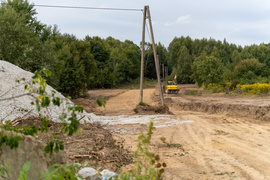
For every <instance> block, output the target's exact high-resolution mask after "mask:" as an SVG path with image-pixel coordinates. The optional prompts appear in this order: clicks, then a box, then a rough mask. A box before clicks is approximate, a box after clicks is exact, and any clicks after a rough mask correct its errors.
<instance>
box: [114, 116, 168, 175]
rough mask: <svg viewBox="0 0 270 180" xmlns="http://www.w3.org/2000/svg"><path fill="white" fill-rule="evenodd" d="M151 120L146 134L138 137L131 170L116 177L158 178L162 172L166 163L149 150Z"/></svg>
mask: <svg viewBox="0 0 270 180" xmlns="http://www.w3.org/2000/svg"><path fill="white" fill-rule="evenodd" d="M154 129H155V127H154V126H153V122H152V121H151V122H150V125H149V129H148V132H147V134H146V135H144V134H141V135H140V136H139V137H138V140H139V143H138V148H137V150H136V151H135V153H134V167H133V168H132V171H131V172H125V173H122V175H121V177H120V178H118V179H123V180H127V179H130V178H131V179H136V180H137V179H138V180H141V179H143V180H148V179H151V180H159V179H161V176H162V174H163V173H164V168H165V167H166V166H167V165H166V163H161V162H160V157H159V155H156V154H154V153H152V152H151V151H150V144H151V137H152V134H153V130H154Z"/></svg>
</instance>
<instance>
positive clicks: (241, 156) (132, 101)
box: [89, 85, 270, 180]
mask: <svg viewBox="0 0 270 180" xmlns="http://www.w3.org/2000/svg"><path fill="white" fill-rule="evenodd" d="M187 89H196V87H194V86H192V85H190V86H187V85H185V86H182V87H181V91H180V93H179V94H178V95H175V94H168V95H167V94H165V95H164V97H165V101H166V102H167V105H168V106H169V107H170V111H171V112H172V113H173V114H174V115H164V116H163V117H161V118H159V119H158V118H156V119H155V118H154V126H156V127H157V129H156V130H155V131H154V135H153V138H152V143H153V146H152V149H153V150H154V151H155V152H156V153H158V154H160V156H161V159H162V161H164V162H166V164H167V168H166V169H165V174H164V179H167V180H172V179H192V180H193V179H194V180H199V179H215V180H216V179H241V180H242V179H254V180H267V179H270V123H269V122H270V118H269V117H270V116H268V112H269V111H268V108H269V102H270V101H269V100H270V99H269V97H268V96H265V97H236V96H224V95H222V96H221V95H215V96H213V95H204V96H187V95H184V94H183V92H184V91H185V90H187ZM156 91H157V89H145V90H144V102H146V103H148V104H151V105H156V104H158V102H157V99H158V96H156V94H157V93H156ZM110 92H111V96H110ZM103 93H104V95H105V96H106V95H107V96H109V97H110V98H108V100H107V104H106V108H105V109H104V108H96V109H95V110H94V113H97V114H102V115H106V116H117V115H134V112H133V109H134V108H135V107H136V105H137V104H138V103H139V90H112V91H110V90H98V91H97V90H96V91H89V94H90V97H91V96H92V97H93V96H94V95H95V96H97V95H103ZM147 123H148V122H141V123H135V124H121V125H107V126H106V128H108V129H109V130H110V131H111V132H114V134H113V136H114V138H116V139H118V140H125V147H126V148H127V149H129V150H135V149H136V145H137V143H138V141H137V137H138V135H139V134H140V130H142V131H145V130H146V129H147V128H146V125H147ZM145 124H146V125H145ZM115 129H122V130H123V129H125V130H126V131H115ZM161 137H165V138H166V142H167V144H164V143H163V142H162V141H161V140H160V138H161Z"/></svg>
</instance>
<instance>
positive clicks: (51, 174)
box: [40, 163, 82, 180]
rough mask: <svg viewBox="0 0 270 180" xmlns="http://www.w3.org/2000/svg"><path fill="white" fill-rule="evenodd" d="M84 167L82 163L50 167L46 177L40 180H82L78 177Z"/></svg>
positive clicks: (45, 173)
mask: <svg viewBox="0 0 270 180" xmlns="http://www.w3.org/2000/svg"><path fill="white" fill-rule="evenodd" d="M81 167H82V165H81V164H80V163H71V164H68V165H65V164H54V165H52V166H50V167H49V169H48V171H46V172H44V176H43V177H41V178H40V180H64V179H70V180H76V179H78V178H81V176H80V175H77V172H78V171H79V169H80V168H81Z"/></svg>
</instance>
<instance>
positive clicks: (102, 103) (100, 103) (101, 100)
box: [96, 95, 107, 108]
mask: <svg viewBox="0 0 270 180" xmlns="http://www.w3.org/2000/svg"><path fill="white" fill-rule="evenodd" d="M96 102H97V104H98V106H99V107H101V106H103V107H104V108H105V105H106V103H107V102H106V100H105V99H104V97H103V96H101V95H99V96H98V98H97V101H96Z"/></svg>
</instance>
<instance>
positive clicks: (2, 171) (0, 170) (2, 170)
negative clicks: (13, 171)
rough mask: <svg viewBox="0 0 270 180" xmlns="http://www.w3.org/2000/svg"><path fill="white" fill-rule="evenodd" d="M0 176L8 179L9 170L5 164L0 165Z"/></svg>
mask: <svg viewBox="0 0 270 180" xmlns="http://www.w3.org/2000/svg"><path fill="white" fill-rule="evenodd" d="M0 178H1V179H9V170H8V168H7V167H6V166H5V165H0Z"/></svg>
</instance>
